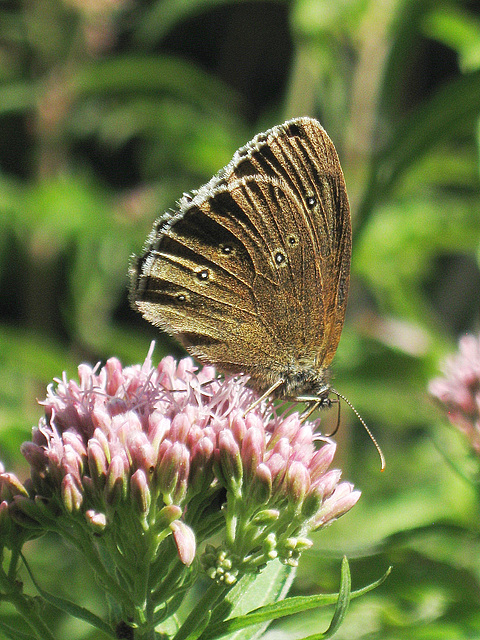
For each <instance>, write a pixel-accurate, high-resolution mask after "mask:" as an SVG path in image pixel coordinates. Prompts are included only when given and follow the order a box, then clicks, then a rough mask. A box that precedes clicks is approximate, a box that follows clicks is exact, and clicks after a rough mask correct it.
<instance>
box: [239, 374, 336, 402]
mask: <svg viewBox="0 0 480 640" xmlns="http://www.w3.org/2000/svg"><path fill="white" fill-rule="evenodd" d="M270 378H271V380H272V382H271V385H270V386H271V387H273V386H275V385H276V384H277V383H278V381H279V380H283V383H282V384H280V385H279V386H277V387H276V388H275V389H274V390H273V391H272V394H271V395H272V396H273V397H275V398H283V399H285V400H299V399H303V400H305V401H306V400H307V399H308V400H320V399H322V398H325V399H327V398H328V394H329V392H330V384H329V378H330V376H329V371H328V369H320V370H319V369H313V368H307V367H304V366H302V367H300V366H296V367H295V366H290V367H288V369H285V370H284V371H276V372H275V373H274V372H272V374H271V376H270ZM264 384H265V372H264V371H263V372H262V379H261V381H259V382H257V380H256V379H255V375H254V374H253V375H252V377H251V379H250V386H252V387H253V388H255V389H257V390H258V391H262V392H265V391H266V389H265V388H264Z"/></svg>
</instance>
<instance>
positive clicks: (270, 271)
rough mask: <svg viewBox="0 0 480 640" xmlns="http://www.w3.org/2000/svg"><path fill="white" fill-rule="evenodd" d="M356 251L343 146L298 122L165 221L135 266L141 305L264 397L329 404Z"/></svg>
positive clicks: (271, 135)
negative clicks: (333, 364) (332, 366)
mask: <svg viewBox="0 0 480 640" xmlns="http://www.w3.org/2000/svg"><path fill="white" fill-rule="evenodd" d="M351 243H352V242H351V223H350V210H349V204H348V198H347V192H346V187H345V180H344V177H343V172H342V169H341V166H340V162H339V159H338V156H337V153H336V151H335V147H334V146H333V143H332V142H331V140H330V138H329V137H328V135H327V133H326V132H325V130H324V129H323V128H322V126H321V125H320V124H319V123H318V122H317V121H316V120H314V119H312V118H308V117H303V118H297V119H294V120H289V121H287V122H285V123H284V124H282V125H278V126H276V127H273V128H272V129H269V130H268V131H266V132H264V133H260V134H258V135H256V136H255V137H254V138H253V139H252V140H251V141H250V142H248V143H247V144H246V145H245V146H243V147H241V148H240V149H238V151H237V152H236V153H235V154H234V156H233V158H232V160H231V161H230V163H229V164H228V165H227V166H226V167H224V168H223V169H221V170H220V171H219V172H218V173H217V174H216V175H215V176H214V177H213V178H212V179H211V180H210V181H209V182H207V183H206V184H205V185H204V186H202V187H200V188H199V189H198V190H196V191H193V192H192V193H191V194H184V195H183V197H182V198H181V199H180V201H179V202H178V209H177V210H176V211H175V212H173V213H166V214H164V215H163V216H161V217H160V218H158V219H157V221H156V222H155V224H154V226H153V229H152V231H151V233H150V235H149V237H148V239H147V242H146V245H145V247H144V251H143V253H142V255H141V256H140V257H138V258H135V257H134V259H133V261H132V264H131V267H130V280H131V290H130V291H131V293H130V299H131V303H132V305H133V307H134V308H136V309H137V310H139V311H140V312H141V313H142V314H143V316H144V317H145V318H146V319H147V320H149V321H150V322H151V323H153V324H154V325H156V326H158V327H160V328H161V329H162V330H164V331H166V332H168V333H169V334H170V335H172V336H174V337H175V338H177V340H179V341H180V342H181V344H182V345H183V346H184V347H185V348H186V349H187V351H188V352H189V353H190V354H191V355H192V356H194V357H195V358H198V359H199V360H200V361H202V362H204V363H208V364H212V365H214V366H215V367H216V368H217V370H219V371H222V372H224V373H229V374H240V373H242V374H246V375H248V376H249V382H248V384H249V385H250V386H251V388H253V389H255V390H256V391H258V392H260V393H261V394H262V396H261V397H262V398H266V397H268V396H273V397H281V398H284V399H287V400H293V401H301V402H307V403H309V404H310V405H311V406H312V410H313V409H315V408H317V407H318V406H329V405H330V402H331V401H330V399H329V392H330V390H331V387H330V383H329V373H328V371H329V369H328V368H329V365H330V363H331V361H332V359H333V356H334V354H335V351H336V349H337V346H338V342H339V340H340V334H341V331H342V327H343V323H344V319H345V309H346V304H347V293H348V285H349V275H350V258H351Z"/></svg>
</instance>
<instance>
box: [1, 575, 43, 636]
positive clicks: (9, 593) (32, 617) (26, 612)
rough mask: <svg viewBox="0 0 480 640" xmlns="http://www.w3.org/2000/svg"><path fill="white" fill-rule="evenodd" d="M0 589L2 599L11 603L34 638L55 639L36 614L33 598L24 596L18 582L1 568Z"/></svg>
mask: <svg viewBox="0 0 480 640" xmlns="http://www.w3.org/2000/svg"><path fill="white" fill-rule="evenodd" d="M0 589H1V590H2V591H3V600H7V601H8V602H11V603H12V604H13V606H14V607H15V609H16V610H17V612H18V613H19V614H20V615H21V616H22V618H23V619H24V620H25V622H26V623H27V624H28V626H29V627H30V629H31V630H32V632H33V634H34V636H35V637H36V638H38V639H39V640H55V637H54V636H53V634H52V632H51V631H50V629H49V628H48V627H47V625H46V624H45V622H44V621H43V620H42V618H40V616H39V615H38V611H37V607H36V606H35V600H34V599H33V598H30V597H28V596H25V595H24V594H23V593H22V591H21V587H20V586H19V583H18V582H17V581H16V580H13V579H11V578H10V577H9V576H7V574H6V573H5V572H4V571H3V570H0Z"/></svg>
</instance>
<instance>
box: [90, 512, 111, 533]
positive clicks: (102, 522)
mask: <svg viewBox="0 0 480 640" xmlns="http://www.w3.org/2000/svg"><path fill="white" fill-rule="evenodd" d="M85 519H86V521H87V522H88V524H89V525H90V527H91V528H92V529H93V531H94V532H95V533H101V532H102V531H104V530H105V528H106V526H107V516H106V515H105V514H104V513H99V512H98V511H94V510H93V509H88V510H87V511H86V512H85Z"/></svg>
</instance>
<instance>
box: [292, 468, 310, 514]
mask: <svg viewBox="0 0 480 640" xmlns="http://www.w3.org/2000/svg"><path fill="white" fill-rule="evenodd" d="M286 480H287V484H286V489H287V492H288V496H289V498H290V500H291V501H292V502H293V503H294V504H296V505H300V504H302V502H303V500H304V498H305V496H306V494H307V491H308V490H309V488H310V476H309V474H308V471H307V469H306V468H305V466H304V465H303V464H302V463H301V462H296V461H294V462H292V464H291V465H290V466H289V467H288V470H287V478H286Z"/></svg>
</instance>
